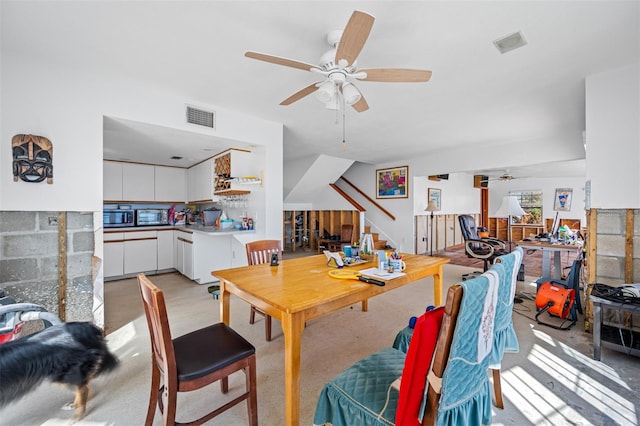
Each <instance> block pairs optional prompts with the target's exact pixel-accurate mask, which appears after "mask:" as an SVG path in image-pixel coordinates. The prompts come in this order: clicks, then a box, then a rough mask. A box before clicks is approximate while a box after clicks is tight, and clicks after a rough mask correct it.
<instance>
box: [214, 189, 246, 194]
mask: <svg viewBox="0 0 640 426" xmlns="http://www.w3.org/2000/svg"><path fill="white" fill-rule="evenodd" d="M247 194H251V191H245V190H240V189H225V190H222V191H216V192H214V193H213V195H247Z"/></svg>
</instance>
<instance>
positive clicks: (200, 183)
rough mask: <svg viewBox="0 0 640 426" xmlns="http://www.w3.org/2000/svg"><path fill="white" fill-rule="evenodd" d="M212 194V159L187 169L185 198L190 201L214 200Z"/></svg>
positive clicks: (204, 201) (203, 201)
mask: <svg viewBox="0 0 640 426" xmlns="http://www.w3.org/2000/svg"><path fill="white" fill-rule="evenodd" d="M216 199H217V197H216V198H214V196H213V159H211V158H210V159H208V160H206V161H203V162H202V163H198V164H196V165H195V166H193V167H190V168H189V170H187V200H188V202H190V203H197V202H201V203H206V202H211V201H215V200H216Z"/></svg>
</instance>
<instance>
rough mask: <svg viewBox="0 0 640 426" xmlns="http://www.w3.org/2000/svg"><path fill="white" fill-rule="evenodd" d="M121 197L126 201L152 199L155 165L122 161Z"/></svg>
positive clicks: (153, 196)
mask: <svg viewBox="0 0 640 426" xmlns="http://www.w3.org/2000/svg"><path fill="white" fill-rule="evenodd" d="M122 199H123V200H126V201H154V200H155V166H152V165H150V164H133V163H122Z"/></svg>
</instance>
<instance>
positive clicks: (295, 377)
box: [282, 313, 304, 426]
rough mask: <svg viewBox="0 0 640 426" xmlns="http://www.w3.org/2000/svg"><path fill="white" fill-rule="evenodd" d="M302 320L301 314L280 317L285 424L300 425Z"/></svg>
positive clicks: (290, 425) (288, 425) (289, 425)
mask: <svg viewBox="0 0 640 426" xmlns="http://www.w3.org/2000/svg"><path fill="white" fill-rule="evenodd" d="M303 329H304V319H303V317H302V315H301V313H294V314H285V315H283V317H282V331H283V332H284V405H285V424H286V425H287V426H296V425H299V424H300V346H301V342H302V330H303Z"/></svg>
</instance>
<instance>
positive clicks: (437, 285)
mask: <svg viewBox="0 0 640 426" xmlns="http://www.w3.org/2000/svg"><path fill="white" fill-rule="evenodd" d="M433 304H434V306H440V305H441V304H442V266H440V267H439V268H438V272H437V273H435V274H433Z"/></svg>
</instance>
